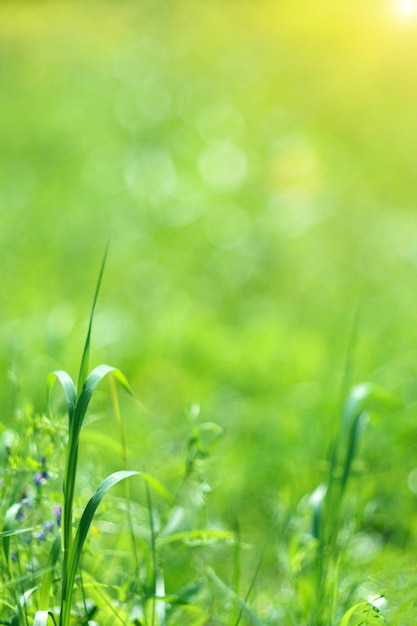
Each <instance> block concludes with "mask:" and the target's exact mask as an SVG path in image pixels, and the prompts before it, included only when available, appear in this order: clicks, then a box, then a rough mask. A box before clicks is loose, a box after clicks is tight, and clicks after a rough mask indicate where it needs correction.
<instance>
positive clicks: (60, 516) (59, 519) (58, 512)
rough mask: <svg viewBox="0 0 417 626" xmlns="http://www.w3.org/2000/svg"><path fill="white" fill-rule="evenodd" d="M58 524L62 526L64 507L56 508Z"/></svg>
mask: <svg viewBox="0 0 417 626" xmlns="http://www.w3.org/2000/svg"><path fill="white" fill-rule="evenodd" d="M54 513H55V520H56V525H57V526H61V518H62V507H60V506H56V507H55V508H54Z"/></svg>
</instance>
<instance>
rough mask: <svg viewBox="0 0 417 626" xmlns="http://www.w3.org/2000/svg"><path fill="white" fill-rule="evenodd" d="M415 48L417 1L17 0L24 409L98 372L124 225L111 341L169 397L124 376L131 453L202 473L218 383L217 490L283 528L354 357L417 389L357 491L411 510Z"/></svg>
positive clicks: (9, 225)
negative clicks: (197, 449) (199, 460)
mask: <svg viewBox="0 0 417 626" xmlns="http://www.w3.org/2000/svg"><path fill="white" fill-rule="evenodd" d="M416 55H417V16H416V14H415V13H414V9H413V5H412V3H408V4H407V3H404V2H403V3H401V2H395V1H392V2H389V1H388V0H387V1H386V2H376V1H372V0H364V1H363V2H337V3H334V2H326V1H325V0H320V1H318V2H310V1H309V0H304V1H302V0H283V1H282V2H281V1H280V2H278V1H272V0H260V1H258V2H253V1H251V0H222V1H220V0H212V1H210V2H207V1H203V0H189V1H185V0H183V1H181V0H167V1H165V0H161V1H156V0H155V1H151V0H149V1H145V0H144V1H143V2H133V1H130V0H121V1H119V2H111V1H101V2H96V1H86V2H79V1H72V2H65V1H62V2H61V1H58V2H57V1H50V2H45V1H38V2H29V1H27V2H21V1H10V2H7V1H3V2H2V3H1V5H0V67H1V92H0V110H1V116H0V137H1V151H0V243H1V248H0V249H1V255H0V277H1V282H0V289H1V291H0V296H1V297H0V377H1V381H2V383H1V386H0V406H1V410H2V413H3V421H7V419H12V415H13V410H14V406H15V405H16V404H21V403H22V402H24V401H26V400H30V401H32V402H34V404H35V406H36V408H37V409H38V410H40V411H43V410H45V409H46V377H47V374H48V373H49V372H50V371H51V370H53V369H57V368H60V369H61V368H63V369H67V370H69V371H70V372H71V373H72V374H73V375H74V376H76V373H77V367H78V362H79V358H80V352H81V349H82V345H83V339H84V336H85V332H86V325H87V319H88V314H89V309H90V305H91V300H92V296H93V292H94V286H95V282H96V278H97V274H98V269H99V265H100V261H101V258H102V254H103V251H104V248H105V246H106V243H107V241H108V240H109V239H110V241H111V244H110V253H109V258H108V263H107V267H106V271H105V276H104V280H103V285H102V291H101V294H100V299H99V303H98V307H97V314H96V319H95V326H94V335H93V354H92V361H93V363H92V364H93V365H96V364H98V363H100V362H107V363H110V364H112V365H116V366H118V367H120V368H121V369H122V370H123V371H124V373H125V374H126V376H127V377H128V379H129V380H130V382H131V384H132V387H133V388H134V390H135V392H136V393H137V395H138V396H139V398H140V399H141V401H142V402H143V403H144V404H145V405H146V406H147V407H148V408H149V410H150V411H151V415H150V416H144V415H142V414H140V413H138V411H137V409H136V407H135V406H134V405H132V403H130V401H129V400H127V399H125V398H121V401H122V408H123V412H124V414H125V418H126V420H127V421H126V424H127V426H126V428H127V431H128V437H129V442H130V446H131V447H130V449H131V464H132V465H133V464H135V462H137V463H139V464H140V463H143V462H146V464H147V466H148V467H149V468H150V469H151V470H152V472H154V473H156V474H157V475H158V476H159V477H160V478H164V477H168V478H169V477H172V475H173V473H174V475H175V474H176V473H177V474H178V473H180V470H178V464H179V462H180V461H181V459H182V458H183V456H184V442H185V440H186V438H187V436H188V425H187V420H186V417H185V415H186V413H187V411H188V410H189V407H190V406H191V405H192V404H193V403H199V404H200V405H201V419H202V420H209V421H214V422H217V423H219V424H220V425H221V426H222V427H223V428H224V429H225V436H224V438H223V440H222V443H221V445H220V446H219V447H218V448H217V450H216V457H215V462H214V463H213V466H212V469H211V472H212V482H213V496H212V497H213V504H214V506H218V507H219V509H220V510H224V509H226V508H227V507H228V506H229V504H230V502H233V503H234V504H235V505H236V508H237V510H238V511H240V514H241V515H242V524H243V527H244V528H243V531H245V528H247V529H248V531H249V529H253V528H255V529H258V528H259V530H260V532H263V529H264V528H265V526H268V524H269V523H270V519H271V515H272V511H273V510H274V509H275V508H276V506H277V505H278V504H279V503H284V504H285V505H286V506H292V507H295V506H296V504H297V502H298V501H299V499H300V498H301V496H302V495H303V494H304V493H306V492H310V491H311V490H313V489H314V488H315V486H316V485H317V484H318V482H320V480H322V479H323V475H324V473H323V472H324V469H325V465H324V463H323V460H324V459H325V457H326V454H327V449H328V446H329V443H330V435H331V433H332V432H333V430H334V428H335V424H336V422H337V419H338V412H339V408H340V401H341V395H342V393H343V378H344V372H347V374H348V376H347V377H345V378H346V380H347V383H349V384H351V383H356V382H360V381H362V380H372V381H375V382H378V383H381V384H382V385H384V386H385V387H386V388H387V389H389V390H392V391H395V392H396V393H397V394H398V395H399V398H400V399H401V401H402V402H403V403H404V408H403V410H402V411H400V414H399V415H396V416H395V418H393V417H391V418H389V419H388V418H387V420H386V421H385V422H380V423H378V424H376V425H374V426H372V427H371V430H370V431H369V434H368V435H367V438H366V442H365V443H364V450H363V458H364V466H363V468H362V471H363V472H364V474H365V475H367V472H369V482H368V483H367V485H368V487H367V488H364V487H362V490H361V489H359V491H360V492H361V493H362V491H363V499H364V501H366V499H367V498H369V497H371V496H374V495H375V494H378V497H380V498H382V502H383V505H382V506H383V508H384V507H385V512H386V515H388V516H391V518H392V525H393V526H397V527H398V526H399V527H400V528H402V526H401V524H402V525H404V524H407V525H408V531H407V532H409V530H410V528H413V527H414V525H415V522H413V521H412V519H413V518H412V517H410V515H412V513H413V512H414V509H415V496H414V495H413V494H412V493H411V491H410V490H409V489H408V486H407V477H408V474H409V472H411V471H412V470H413V468H414V467H415V465H416V460H415V452H416V441H417V439H416V426H415V423H414V421H415V420H414V418H415V404H416V400H417V386H416V379H417V365H416V346H417V325H416V304H417V290H416V280H417V271H416V268H417V210H416V193H417V192H416V172H415V167H416V162H417V149H416V146H417V124H416V103H417V69H416V63H415V59H416ZM358 307H360V314H359V322H358V330H357V342H356V345H355V347H354V349H353V350H352V354H351V358H350V359H348V361H349V363H350V365H349V367H348V368H346V359H347V353H348V346H349V343H350V337H351V335H352V327H353V324H354V318H355V315H356V311H357V310H358ZM106 399H108V395H107V392H106V390H105V388H103V401H104V402H106V401H107V400H106ZM103 430H104V431H105V432H109V424H108V422H103ZM115 457H116V455H115ZM113 462H114V465H115V467H117V466H118V465H119V461H118V459H117V458H115V459H114V461H113V460H111V461H109V464H111V463H113ZM384 498H385V500H384ZM388 500H389V503H390V504H389V506H388V505H387V506H388V508H387V507H386V503H387V502H388ZM407 516H409V517H408V520H407V522H405V521H404V520H405V518H406V517H407ZM251 532H252V530H251ZM404 533H405V530H404Z"/></svg>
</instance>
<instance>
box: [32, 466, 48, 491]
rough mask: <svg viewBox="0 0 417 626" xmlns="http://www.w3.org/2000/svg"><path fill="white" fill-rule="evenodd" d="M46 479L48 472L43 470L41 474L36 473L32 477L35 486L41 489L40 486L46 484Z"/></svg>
mask: <svg viewBox="0 0 417 626" xmlns="http://www.w3.org/2000/svg"><path fill="white" fill-rule="evenodd" d="M47 479H48V472H47V471H46V470H44V471H43V472H36V474H35V475H34V477H33V480H34V481H35V485H37V486H38V487H42V485H44V484H45V483H46V481H47Z"/></svg>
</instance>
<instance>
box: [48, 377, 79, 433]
mask: <svg viewBox="0 0 417 626" xmlns="http://www.w3.org/2000/svg"><path fill="white" fill-rule="evenodd" d="M56 380H58V381H59V382H60V384H61V387H62V390H63V392H64V396H65V401H66V403H67V411H68V421H69V425H70V426H71V423H72V419H73V416H74V411H75V406H76V402H77V392H76V390H75V385H74V382H73V380H72V378H71V376H70V375H69V374H68V373H67V372H65V371H64V370H58V371H56V372H51V373H50V374H49V376H48V379H47V383H48V401H50V398H51V391H52V387H53V385H54V383H55V381H56ZM49 408H50V407H49ZM49 412H50V413H51V410H50V411H49Z"/></svg>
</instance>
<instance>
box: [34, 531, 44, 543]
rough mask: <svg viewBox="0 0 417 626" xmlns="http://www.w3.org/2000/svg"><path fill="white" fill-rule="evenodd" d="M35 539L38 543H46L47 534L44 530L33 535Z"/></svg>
mask: <svg viewBox="0 0 417 626" xmlns="http://www.w3.org/2000/svg"><path fill="white" fill-rule="evenodd" d="M33 538H34V539H36V541H39V542H40V541H45V539H46V533H45V531H44V530H39V531H38V532H36V533H33Z"/></svg>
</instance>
